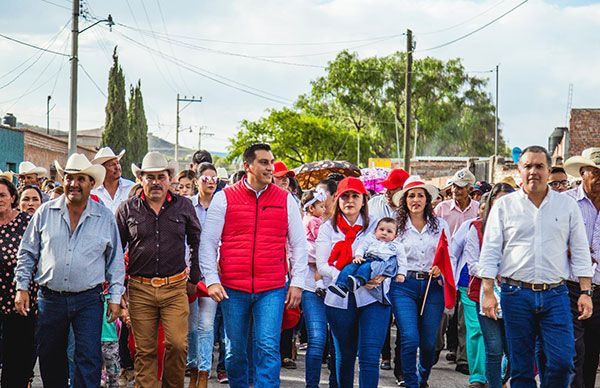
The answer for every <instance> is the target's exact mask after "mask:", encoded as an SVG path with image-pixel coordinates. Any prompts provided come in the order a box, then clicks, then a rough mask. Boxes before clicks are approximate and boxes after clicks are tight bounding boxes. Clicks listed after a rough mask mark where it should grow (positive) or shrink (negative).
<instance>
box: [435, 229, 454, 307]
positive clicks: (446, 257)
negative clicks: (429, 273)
mask: <svg viewBox="0 0 600 388" xmlns="http://www.w3.org/2000/svg"><path fill="white" fill-rule="evenodd" d="M433 265H434V266H435V265H437V266H438V268H439V269H440V271H441V272H442V276H443V277H444V302H445V305H446V308H447V309H452V308H454V305H455V304H456V284H455V283H454V274H453V272H452V263H451V262H450V251H449V250H448V239H447V238H446V232H445V231H444V229H442V234H441V235H440V241H439V242H438V246H437V249H436V250H435V257H434V258H433Z"/></svg>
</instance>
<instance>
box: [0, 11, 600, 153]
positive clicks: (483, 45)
mask: <svg viewBox="0 0 600 388" xmlns="http://www.w3.org/2000/svg"><path fill="white" fill-rule="evenodd" d="M159 1H160V0H159ZM55 2H57V4H63V3H64V4H66V5H68V4H69V2H67V1H65V0H55ZM519 2H520V0H504V1H499V0H489V1H480V0H478V1H474V0H473V1H467V0H459V1H450V0H422V1H409V0H399V1H396V0H379V1H374V0H363V1H359V0H332V1H316V0H314V1H306V0H289V1H276V0H264V1H260V2H259V1H229V2H219V1H213V2H196V1H193V0H173V1H168V2H167V1H160V10H162V17H161V13H160V10H159V8H158V6H157V3H156V2H152V1H145V2H144V3H141V1H140V0H128V1H126V2H123V1H118V0H106V1H103V2H98V3H94V4H93V9H92V10H91V11H92V13H93V14H94V15H95V16H97V17H99V18H103V17H105V15H107V14H108V13H111V14H112V15H113V18H114V19H115V21H116V22H118V23H123V24H126V25H128V26H132V27H133V28H139V29H143V30H151V29H152V30H154V31H155V32H156V34H160V35H159V36H163V34H164V33H165V30H166V31H167V32H168V34H169V36H170V37H171V38H172V39H176V40H181V41H185V42H188V43H191V44H193V45H195V46H199V47H196V48H191V47H180V46H177V45H175V44H172V45H170V44H168V43H166V42H164V41H162V40H161V39H156V38H155V37H153V36H152V34H151V33H145V34H143V35H142V34H140V33H138V32H136V31H132V30H130V29H127V28H124V27H122V26H118V25H117V26H115V27H114V29H113V30H114V31H113V32H112V33H111V32H109V31H108V29H107V28H106V27H103V26H96V27H94V28H91V29H90V30H88V31H86V32H85V33H84V34H82V35H81V40H80V56H79V58H80V61H81V63H82V65H83V66H84V67H85V69H86V70H87V71H88V73H90V75H91V76H92V77H93V78H94V80H95V81H96V83H97V84H98V85H99V86H100V87H101V88H102V89H103V90H104V91H105V89H106V83H107V76H108V69H109V67H110V65H111V62H112V59H111V54H112V49H113V47H114V45H118V46H119V60H120V62H121V64H122V66H123V69H124V71H125V74H126V81H127V83H128V84H129V83H135V82H137V80H138V79H141V81H142V91H143V94H144V101H145V107H146V115H147V118H148V123H149V128H150V130H151V131H152V132H154V133H155V134H157V135H159V136H163V137H166V138H168V139H169V140H173V139H174V137H175V136H174V123H175V97H176V94H177V93H178V92H179V93H181V94H182V95H188V96H191V95H195V96H202V97H203V102H202V103H199V104H193V105H191V106H189V107H188V108H186V109H185V110H184V111H183V112H182V114H181V123H182V125H181V126H182V128H187V127H189V126H191V127H192V129H193V131H192V132H191V133H190V132H182V133H181V141H182V143H183V144H184V145H186V146H189V147H195V146H196V145H197V142H198V129H197V128H198V126H200V125H204V126H206V127H207V131H210V132H213V133H215V136H214V137H207V138H205V139H203V144H205V145H206V147H207V148H209V149H215V150H223V149H224V148H225V147H226V145H227V144H228V141H227V139H228V138H229V137H231V136H233V135H234V134H235V132H236V130H237V128H238V126H239V122H240V121H241V120H242V119H257V118H259V117H260V116H261V115H263V114H264V112H265V111H266V110H267V109H269V108H273V107H281V106H282V105H281V104H278V103H274V102H272V101H268V100H265V99H262V98H259V97H257V96H254V95H251V94H247V93H242V92H240V91H239V90H236V89H234V88H232V87H227V86H224V85H222V84H219V83H217V82H215V81H213V80H211V79H209V78H208V77H212V78H217V79H219V80H220V81H221V82H224V83H226V84H228V85H230V86H235V87H237V88H242V89H245V90H248V91H252V92H254V93H257V94H260V95H265V96H268V97H273V96H272V95H270V94H269V95H267V94H266V93H267V92H268V93H271V94H274V95H276V96H278V97H276V99H286V100H294V99H295V98H296V97H297V96H298V95H299V94H302V93H306V92H308V91H309V90H310V81H311V80H313V79H316V78H317V77H318V76H320V75H322V74H323V70H322V69H318V68H312V67H302V66H293V65H284V64H276V63H270V62H265V61H259V60H256V59H251V58H244V57H241V56H236V55H226V54H225V53H223V52H229V53H236V54H240V55H249V56H263V57H267V56H268V57H277V58H273V59H275V60H280V61H287V62H293V63H302V64H309V65H321V66H322V65H326V63H327V61H328V60H331V59H333V58H334V57H335V52H336V51H337V50H340V49H342V48H344V47H353V48H354V50H356V51H357V52H359V53H360V55H361V56H367V55H387V54H390V53H392V52H394V51H397V50H404V48H405V46H406V43H405V41H404V37H402V36H400V37H396V38H391V39H388V40H385V41H381V42H378V43H373V44H368V45H365V44H366V43H368V42H354V43H347V44H322V45H249V44H227V43H222V42H221V43H219V42H210V41H203V40H197V39H199V38H206V39H213V40H220V41H242V42H270V43H286V42H288V43H289V42H302V43H310V42H331V41H340V40H344V41H348V40H361V39H365V38H370V37H379V36H387V35H391V34H402V33H403V32H404V31H405V30H406V28H407V27H410V28H411V29H412V30H413V32H414V34H415V38H416V41H417V51H418V52H417V53H416V54H415V55H416V57H417V58H419V57H424V56H435V57H439V58H442V59H449V58H456V57H460V58H462V59H463V62H464V65H465V67H466V68H467V70H487V69H491V68H493V67H494V66H495V65H496V64H500V88H499V91H500V99H499V103H500V110H499V112H500V118H501V121H502V128H503V132H504V134H505V136H506V137H507V138H508V139H509V140H510V145H511V146H517V145H518V146H521V147H523V146H525V145H527V144H532V143H536V144H546V142H547V137H548V135H549V134H550V132H551V130H552V129H553V127H555V126H561V125H563V124H564V120H565V110H566V100H567V90H568V85H569V83H573V84H574V97H573V104H574V106H575V107H577V106H585V107H594V106H595V107H597V106H599V105H600V101H599V97H598V93H597V90H598V88H599V86H600V78H598V77H597V64H598V63H600V40H599V39H597V33H596V31H598V27H600V26H599V24H600V5H598V4H593V3H592V2H590V1H578V2H570V3H569V4H570V5H569V6H563V5H562V4H564V3H563V2H561V1H558V0H556V1H542V0H530V1H529V2H528V3H526V4H525V5H523V6H522V7H520V8H519V9H517V10H516V11H514V12H513V13H511V14H510V15H508V16H506V17H505V18H503V19H502V20H500V21H498V22H496V23H495V24H493V25H491V26H489V27H487V28H486V29H484V30H482V31H480V32H478V33H476V34H474V35H473V36H471V37H468V38H466V39H464V40H462V41H459V42H457V43H455V44H452V45H450V46H448V47H445V48H442V49H439V50H433V51H422V52H419V50H423V49H426V48H428V47H433V46H436V45H439V44H441V43H444V42H448V41H450V40H452V39H455V38H457V37H459V36H461V35H464V34H466V33H468V32H469V31H472V30H474V29H475V28H478V27H480V26H482V25H483V24H485V23H487V22H488V21H490V20H492V19H493V18H495V17H497V16H499V15H500V14H501V13H503V12H506V11H507V10H509V9H510V8H512V7H513V6H515V5H517V4H518V3H519ZM17 4H18V5H17ZM127 4H129V6H130V7H131V11H133V12H130V10H129V7H128V6H127ZM142 4H143V5H144V6H145V7H146V12H147V13H148V15H149V21H150V23H149V22H148V20H147V18H146V16H145V12H144V9H143V7H142ZM573 4H574V5H573ZM7 7H8V8H7V9H6V12H7V13H8V14H10V15H11V18H6V19H7V20H6V24H5V25H3V28H4V30H3V33H6V34H7V35H11V36H15V37H17V36H18V37H20V38H22V39H24V40H27V41H31V42H35V44H40V45H42V44H44V43H45V42H47V41H48V40H49V39H50V37H51V36H53V35H54V34H56V32H57V31H58V30H59V29H60V27H62V25H63V24H64V23H65V22H66V21H67V19H68V17H69V13H70V12H69V11H67V10H65V9H62V8H59V7H56V6H52V5H49V4H46V3H43V2H38V1H33V0H29V1H23V2H9V4H8V5H7ZM36 14H39V15H43V16H44V17H42V18H39V20H37V19H35V18H34V19H35V20H32V17H31V15H36ZM477 15H480V16H477ZM163 17H164V20H165V22H166V25H163V22H162V19H163ZM463 21H466V22H465V23H463V24H461V22H463ZM81 24H82V26H87V25H89V24H90V23H89V22H87V21H82V23H81ZM457 24H461V25H459V26H457V27H455V28H451V29H448V27H451V26H455V25H457ZM82 28H83V27H82ZM439 30H444V31H441V32H437V33H436V31H439ZM121 34H124V35H126V36H128V37H129V38H131V39H134V40H135V41H137V42H139V43H141V44H142V45H147V46H149V47H150V48H152V49H153V50H157V51H159V52H160V53H161V54H155V53H151V52H150V51H149V50H147V49H141V48H139V47H136V45H135V44H132V43H131V42H130V41H128V40H127V39H125V38H124V37H123V35H121ZM181 36H186V37H188V38H194V39H196V40H193V39H184V38H182V37H181ZM358 46H362V47H358ZM200 47H204V48H205V49H201V48H200ZM0 49H2V52H3V53H7V52H8V53H10V55H7V56H6V57H5V56H3V60H2V62H1V63H0V77H2V76H3V75H4V74H5V73H6V72H7V71H9V70H10V69H12V68H14V67H15V66H17V65H18V64H19V63H21V62H23V61H24V60H25V59H26V58H28V57H30V56H31V55H32V54H33V51H32V50H31V49H28V48H26V47H21V46H15V45H13V44H12V43H10V42H6V41H4V40H0ZM211 50H220V51H222V53H216V52H214V51H211ZM318 53H327V54H322V55H313V54H318ZM282 56H283V57H282ZM50 59H51V56H50V55H49V54H44V55H43V56H42V58H41V59H40V61H39V63H37V64H36V65H34V66H32V68H31V69H30V71H28V72H26V73H25V74H24V75H23V76H22V77H21V78H20V79H19V80H18V82H15V83H14V84H13V85H11V86H9V87H7V88H4V89H0V109H2V110H3V111H5V110H7V109H9V108H10V109H11V110H13V113H15V114H16V115H17V116H18V117H19V119H20V121H26V122H30V123H33V124H40V125H45V113H46V105H45V102H46V96H47V95H48V94H49V93H50V92H51V91H52V89H53V84H54V82H56V85H57V86H56V88H55V89H54V94H53V98H52V101H53V102H54V103H56V108H55V109H54V110H53V111H52V113H51V124H52V125H53V126H56V125H55V124H57V122H60V127H61V128H62V129H66V128H67V126H68V116H69V113H68V112H69V110H68V101H69V97H68V92H69V87H68V85H69V73H68V64H67V65H63V70H62V72H61V74H60V76H59V78H58V79H57V80H52V81H50V82H48V84H47V85H45V86H43V87H41V88H40V89H39V90H38V91H36V92H34V93H32V94H30V95H28V96H27V97H24V98H22V99H21V100H19V101H18V102H17V103H16V104H15V103H14V101H13V102H5V101H6V100H10V99H15V98H16V97H18V96H19V95H20V94H22V93H23V91H25V90H26V89H27V88H28V87H29V86H30V84H31V83H32V81H33V80H34V79H35V78H36V77H38V76H39V75H40V73H42V71H43V69H44V67H45V66H46V65H47V64H48V63H49V61H50ZM181 60H182V61H185V62H187V63H189V64H191V65H193V66H196V67H198V68H199V69H196V73H194V72H191V71H189V70H187V69H185V68H181V67H178V66H177V65H176V64H174V63H173V61H175V62H176V63H179V61H181ZM60 62H61V61H60V60H55V62H54V63H53V64H52V65H50V66H48V69H47V70H46V71H45V72H44V73H43V74H42V76H41V77H40V80H44V79H47V78H49V77H50V76H51V74H52V73H54V72H56V71H57V70H58V69H59V66H60ZM206 71H209V72H211V73H213V74H212V75H211V74H208V73H206ZM198 73H204V74H205V76H201V75H199V74H198ZM214 74H218V75H221V76H224V77H227V78H229V80H225V79H223V78H218V77H217V76H215V75H214ZM9 78H10V77H8V76H7V77H6V78H0V85H2V84H3V83H4V82H5V80H6V79H9ZM232 80H233V81H236V82H239V83H241V84H244V85H240V84H235V83H234V82H232ZM40 82H41V81H40ZM34 86H35V85H34ZM250 87H251V88H253V89H250ZM488 90H489V93H490V94H492V95H493V93H494V78H493V75H492V77H491V79H490V82H489V83H488ZM104 105H105V98H104V97H103V96H102V94H101V93H100V92H99V91H98V90H97V89H96V87H95V86H94V85H93V84H92V82H90V81H89V80H88V79H87V77H86V76H85V75H84V74H83V73H82V72H80V74H79V106H78V110H79V127H80V128H89V127H93V126H98V125H102V124H103V123H104Z"/></svg>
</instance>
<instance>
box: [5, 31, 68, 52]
mask: <svg viewBox="0 0 600 388" xmlns="http://www.w3.org/2000/svg"><path fill="white" fill-rule="evenodd" d="M0 37H2V38H4V39H8V40H11V41H13V42H16V43H19V44H22V45H24V46H27V47H31V48H34V49H36V50H41V51H45V52H47V53H50V54H56V55H62V56H63V57H68V56H69V55H68V54H65V53H59V52H58V51H53V50H48V49H45V48H43V47H40V46H36V45H34V44H31V43H27V42H23V41H22V40H19V39H15V38H11V37H10V36H6V35H4V34H0Z"/></svg>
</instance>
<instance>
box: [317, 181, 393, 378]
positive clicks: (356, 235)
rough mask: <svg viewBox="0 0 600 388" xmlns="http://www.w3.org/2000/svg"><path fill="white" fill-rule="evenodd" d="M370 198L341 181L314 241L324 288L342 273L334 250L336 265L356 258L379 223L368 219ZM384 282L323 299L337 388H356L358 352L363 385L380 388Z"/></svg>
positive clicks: (387, 312) (387, 309)
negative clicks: (331, 209)
mask: <svg viewBox="0 0 600 388" xmlns="http://www.w3.org/2000/svg"><path fill="white" fill-rule="evenodd" d="M367 199H368V198H367V191H366V190H365V187H364V185H363V183H362V182H361V181H360V180H359V179H357V178H345V179H344V180H342V181H341V182H340V183H339V185H338V189H337V192H336V195H335V207H334V212H333V216H332V217H331V219H330V220H328V221H327V222H324V223H323V224H322V225H321V228H320V229H319V236H318V237H317V241H316V261H317V269H318V271H319V273H320V274H321V275H322V276H323V281H324V283H325V286H326V287H327V286H329V285H330V284H332V283H334V282H335V280H336V278H337V276H338V275H339V273H340V270H339V268H337V267H336V266H335V263H332V264H329V262H330V261H331V260H330V257H332V252H334V253H335V252H337V254H334V256H335V257H337V258H338V262H339V261H340V260H341V259H348V257H347V256H348V255H350V256H353V252H354V249H356V247H357V246H358V244H359V243H360V241H361V240H362V239H363V238H364V237H366V236H367V235H368V234H369V233H372V231H373V229H374V227H375V224H376V220H374V219H370V218H369V212H368V205H367ZM350 259H351V257H350ZM384 280H385V278H384V277H382V276H381V277H377V278H375V279H372V280H371V281H370V282H369V283H368V284H367V285H366V286H365V287H361V288H359V289H357V290H356V291H355V292H354V293H348V295H347V296H346V297H345V298H341V297H339V296H337V295H335V294H333V293H331V292H328V293H327V295H326V296H325V305H326V307H325V309H326V315H327V322H328V323H329V326H330V327H331V333H332V336H333V341H334V344H335V351H336V372H337V373H336V375H337V383H338V386H339V388H350V387H353V386H354V364H355V361H356V356H357V353H358V362H359V367H360V376H359V385H360V387H361V388H368V387H377V385H378V382H379V354H380V353H381V349H382V347H383V343H384V341H385V337H386V334H387V326H388V322H389V316H390V306H389V303H386V301H385V297H384V295H385V293H386V288H387V287H389V281H386V282H384ZM382 283H383V284H382Z"/></svg>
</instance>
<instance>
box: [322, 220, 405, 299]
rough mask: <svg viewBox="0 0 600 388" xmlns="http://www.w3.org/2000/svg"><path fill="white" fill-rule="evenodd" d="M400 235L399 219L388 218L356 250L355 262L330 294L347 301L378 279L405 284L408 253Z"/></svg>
mask: <svg viewBox="0 0 600 388" xmlns="http://www.w3.org/2000/svg"><path fill="white" fill-rule="evenodd" d="M397 235H398V223H397V222H396V220H395V219H393V218H390V217H384V218H382V219H381V220H379V222H378V223H377V226H376V228H375V232H374V233H372V234H369V235H368V236H367V237H365V239H364V240H363V241H361V242H360V244H359V245H358V247H357V248H356V252H355V255H354V260H352V263H350V264H348V265H346V266H345V267H344V268H343V269H342V271H341V272H340V274H339V275H338V278H337V280H336V282H335V284H332V285H330V286H329V288H328V290H329V291H331V292H333V293H334V294H336V295H338V296H340V297H342V298H345V297H346V295H347V294H348V292H349V291H350V292H354V291H356V290H357V289H358V288H360V287H362V286H364V285H365V284H367V282H368V281H369V280H371V279H373V278H374V277H376V276H380V275H383V276H387V277H392V276H395V275H397V276H396V279H397V280H398V282H403V281H404V278H405V276H406V266H407V264H406V252H405V251H404V245H403V244H402V243H401V242H400V240H396V236H397Z"/></svg>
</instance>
